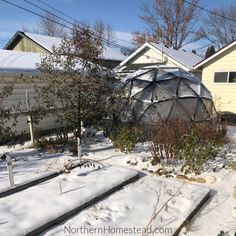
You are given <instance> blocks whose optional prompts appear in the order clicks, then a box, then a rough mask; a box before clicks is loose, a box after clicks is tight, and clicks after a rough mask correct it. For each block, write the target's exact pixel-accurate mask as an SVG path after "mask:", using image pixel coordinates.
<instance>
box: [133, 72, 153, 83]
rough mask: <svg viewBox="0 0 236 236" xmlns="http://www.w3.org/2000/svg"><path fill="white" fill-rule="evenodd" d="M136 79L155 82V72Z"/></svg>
mask: <svg viewBox="0 0 236 236" xmlns="http://www.w3.org/2000/svg"><path fill="white" fill-rule="evenodd" d="M136 78H137V79H139V80H144V81H153V79H154V70H150V71H148V72H147V73H144V74H142V75H139V76H136Z"/></svg>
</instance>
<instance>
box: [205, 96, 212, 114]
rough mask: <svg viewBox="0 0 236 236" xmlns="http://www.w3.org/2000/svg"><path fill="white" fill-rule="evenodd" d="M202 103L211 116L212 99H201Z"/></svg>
mask: <svg viewBox="0 0 236 236" xmlns="http://www.w3.org/2000/svg"><path fill="white" fill-rule="evenodd" d="M202 102H203V104H204V105H205V108H206V109H207V111H208V113H209V115H210V116H212V105H213V104H212V101H211V100H208V99H202Z"/></svg>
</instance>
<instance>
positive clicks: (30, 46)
mask: <svg viewBox="0 0 236 236" xmlns="http://www.w3.org/2000/svg"><path fill="white" fill-rule="evenodd" d="M12 50H13V51H20V52H37V53H47V51H46V50H45V49H43V48H42V47H40V46H39V45H37V44H36V43H35V42H33V41H32V40H30V39H28V38H22V39H21V40H20V41H19V42H18V43H17V44H16V45H15V46H14V47H13V48H12Z"/></svg>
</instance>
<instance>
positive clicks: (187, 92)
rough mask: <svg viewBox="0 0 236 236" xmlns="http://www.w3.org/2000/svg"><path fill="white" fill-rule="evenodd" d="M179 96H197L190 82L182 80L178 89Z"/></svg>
mask: <svg viewBox="0 0 236 236" xmlns="http://www.w3.org/2000/svg"><path fill="white" fill-rule="evenodd" d="M178 96H179V97H196V93H195V92H194V91H193V90H192V88H191V87H189V85H188V83H187V82H185V81H184V80H181V82H180V84H179V90H178Z"/></svg>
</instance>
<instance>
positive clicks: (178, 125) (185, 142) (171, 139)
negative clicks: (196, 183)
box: [148, 117, 227, 173]
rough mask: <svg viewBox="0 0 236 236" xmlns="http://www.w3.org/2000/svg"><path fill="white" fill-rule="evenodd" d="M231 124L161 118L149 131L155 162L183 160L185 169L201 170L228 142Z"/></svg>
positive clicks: (218, 121)
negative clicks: (228, 127)
mask: <svg viewBox="0 0 236 236" xmlns="http://www.w3.org/2000/svg"><path fill="white" fill-rule="evenodd" d="M226 132H227V125H226V123H225V122H222V121H221V119H220V117H219V118H217V119H216V120H215V121H206V122H201V123H197V122H194V123H189V122H185V121H183V120H179V119H173V120H170V121H160V122H158V123H156V124H155V125H154V127H152V128H151V129H149V132H148V140H149V146H150V151H151V154H152V157H153V160H152V164H157V163H161V162H164V161H166V162H167V163H168V162H169V161H170V160H183V168H182V170H184V169H185V170H186V169H187V170H188V171H192V172H195V173H200V171H201V170H202V168H203V165H204V164H205V163H206V161H207V160H209V159H210V158H214V157H215V156H216V154H217V152H218V150H219V148H220V146H222V145H223V144H224V143H225V142H226V141H227V138H226Z"/></svg>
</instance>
